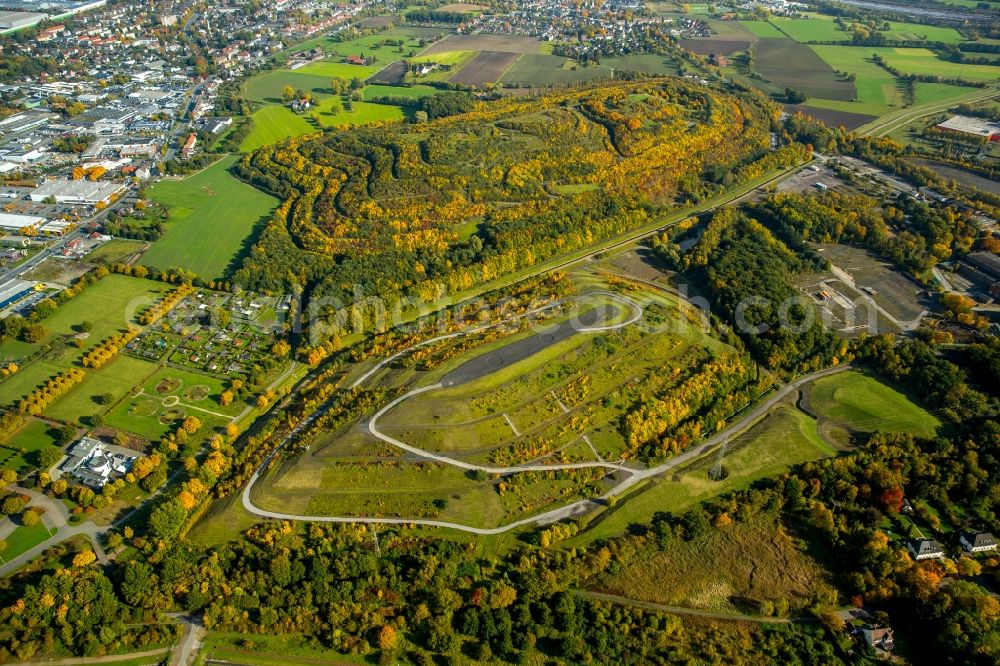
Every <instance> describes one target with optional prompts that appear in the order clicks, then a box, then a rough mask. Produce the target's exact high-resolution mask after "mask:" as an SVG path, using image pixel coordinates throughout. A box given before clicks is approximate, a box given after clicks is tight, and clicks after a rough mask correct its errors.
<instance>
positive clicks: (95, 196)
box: [31, 180, 126, 206]
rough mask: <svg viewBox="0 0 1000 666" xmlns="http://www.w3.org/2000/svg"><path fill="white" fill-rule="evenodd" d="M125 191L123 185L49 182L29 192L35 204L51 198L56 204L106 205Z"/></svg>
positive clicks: (80, 181)
mask: <svg viewBox="0 0 1000 666" xmlns="http://www.w3.org/2000/svg"><path fill="white" fill-rule="evenodd" d="M125 190H126V185H125V183H114V182H93V181H89V180H50V181H46V182H45V183H42V184H41V185H39V186H38V187H36V188H35V189H34V190H33V191H32V192H31V200H32V201H34V202H36V203H41V202H44V201H45V200H47V199H49V198H52V199H55V201H56V203H68V204H88V205H91V206H95V205H97V204H103V205H105V206H106V205H108V204H109V203H111V200H112V198H113V197H115V196H118V195H120V194H121V193H123V192H124V191H125Z"/></svg>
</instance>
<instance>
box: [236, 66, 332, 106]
mask: <svg viewBox="0 0 1000 666" xmlns="http://www.w3.org/2000/svg"><path fill="white" fill-rule="evenodd" d="M285 86H291V87H293V88H296V89H302V90H304V91H306V92H308V93H312V94H314V95H330V94H332V93H333V90H332V89H331V87H330V77H328V76H317V75H310V74H302V73H301V71H294V72H293V71H290V70H287V69H275V70H271V71H269V72H265V73H263V74H258V75H256V76H252V77H250V78H249V79H247V80H246V82H245V83H244V84H243V95H244V96H245V97H246V98H247V99H248V100H250V101H251V102H270V103H274V104H280V103H281V96H282V91H283V89H284V87H285Z"/></svg>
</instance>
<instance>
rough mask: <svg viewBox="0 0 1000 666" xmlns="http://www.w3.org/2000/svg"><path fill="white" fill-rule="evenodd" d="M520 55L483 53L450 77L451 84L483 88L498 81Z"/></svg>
mask: <svg viewBox="0 0 1000 666" xmlns="http://www.w3.org/2000/svg"><path fill="white" fill-rule="evenodd" d="M520 56H521V54H520V53H506V52H500V51H483V52H482V53H480V54H479V55H477V56H476V57H475V58H473V59H472V60H471V61H469V64H468V65H466V66H465V67H463V68H462V69H461V70H459V72H458V74H456V75H455V76H453V77H451V79H449V81H451V82H452V83H461V84H462V85H466V86H485V85H488V84H490V83H493V82H494V81H497V80H499V79H500V76H501V75H503V73H504V72H506V71H507V68H508V67H510V66H511V65H513V64H514V63H515V62H517V59H518V58H519V57H520Z"/></svg>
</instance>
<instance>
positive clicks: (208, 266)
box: [143, 157, 275, 279]
mask: <svg viewBox="0 0 1000 666" xmlns="http://www.w3.org/2000/svg"><path fill="white" fill-rule="evenodd" d="M236 159H237V158H236V157H229V158H226V159H223V160H221V161H219V162H217V163H216V164H213V165H212V166H210V167H209V168H207V169H205V170H204V171H201V172H199V173H197V174H195V175H193V176H189V177H187V178H185V179H184V180H164V181H160V182H159V183H157V184H156V185H154V186H153V187H152V188H151V189H150V191H149V196H150V198H152V199H154V200H156V201H158V202H159V203H161V204H163V205H165V206H167V207H168V208H169V209H170V222H169V223H168V227H167V232H166V233H165V234H164V235H163V237H162V238H160V240H158V241H156V242H155V243H153V245H152V247H150V249H149V251H148V252H146V254H145V255H144V256H143V263H144V264H146V265H149V266H154V267H156V268H159V269H161V270H166V269H168V268H172V267H174V266H179V267H182V268H184V269H186V270H189V271H192V272H194V273H195V274H197V275H199V276H200V277H202V278H205V279H215V278H220V277H223V276H224V275H226V273H227V272H228V270H229V269H231V268H232V267H233V265H234V263H235V262H237V261H238V260H239V258H240V257H241V256H242V254H243V252H245V251H246V249H247V248H246V247H245V243H246V241H247V239H248V238H249V237H250V236H251V235H252V234H253V232H254V229H255V228H256V227H257V225H258V223H259V222H260V221H261V219H262V218H263V217H264V216H266V215H268V214H269V213H270V212H271V211H272V210H273V209H274V207H275V200H274V199H273V198H272V197H270V196H268V195H266V194H264V193H263V192H261V191H260V190H258V189H256V188H253V187H251V186H250V185H247V184H245V183H243V182H241V181H240V180H238V179H237V178H235V177H234V176H233V175H231V174H230V173H229V171H228V169H229V167H230V166H232V164H233V163H234V162H235V161H236Z"/></svg>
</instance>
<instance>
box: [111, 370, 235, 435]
mask: <svg viewBox="0 0 1000 666" xmlns="http://www.w3.org/2000/svg"><path fill="white" fill-rule="evenodd" d="M119 360H121V359H119ZM128 360H129V361H133V362H140V363H146V362H145V361H141V360H140V359H133V358H129V359H128ZM146 366H147V367H148V370H147V371H146V372H145V373H144V374H136V375H135V378H136V379H135V380H134V381H132V382H130V385H129V387H128V390H127V391H126V392H125V393H123V394H122V397H123V399H122V400H121V402H118V403H117V404H116V405H115V407H114V409H112V410H111V411H110V412H109V413H108V414H107V417H106V419H107V423H108V425H111V426H113V427H115V428H120V429H122V430H128V431H129V432H134V433H135V434H137V435H141V436H142V437H146V438H148V439H153V438H156V437H160V436H162V435H163V434H164V433H165V432H167V431H168V430H170V429H171V427H172V425H173V424H174V423H175V422H176V421H178V420H180V419H183V418H185V417H188V416H195V417H197V418H198V419H200V420H201V422H202V423H203V424H205V425H206V426H209V427H208V428H202V431H201V435H200V436H201V437H204V436H207V435H208V434H209V432H210V430H211V428H213V427H221V426H224V425H225V424H226V423H228V422H229V421H230V420H231V419H232V417H233V416H235V415H237V414H239V413H240V412H241V411H242V410H243V408H244V407H245V406H246V405H245V404H244V403H242V402H239V401H236V402H233V404H231V405H229V406H228V407H223V406H222V405H220V404H219V401H218V398H219V394H220V393H222V390H223V383H224V382H223V381H222V380H220V379H218V378H216V377H209V376H207V375H202V374H198V373H195V372H190V371H186V370H179V369H177V368H172V367H169V368H158V367H157V366H155V365H152V364H148V363H147V364H146ZM202 388H203V389H204V390H202ZM135 389H141V390H142V393H141V394H138V391H136V390H135ZM192 389H193V390H194V391H195V392H196V393H189V391H192ZM205 390H207V395H205ZM202 396H204V397H202Z"/></svg>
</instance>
